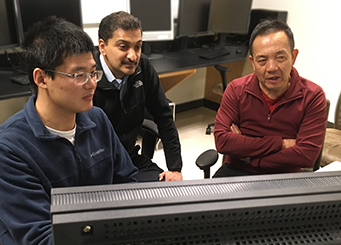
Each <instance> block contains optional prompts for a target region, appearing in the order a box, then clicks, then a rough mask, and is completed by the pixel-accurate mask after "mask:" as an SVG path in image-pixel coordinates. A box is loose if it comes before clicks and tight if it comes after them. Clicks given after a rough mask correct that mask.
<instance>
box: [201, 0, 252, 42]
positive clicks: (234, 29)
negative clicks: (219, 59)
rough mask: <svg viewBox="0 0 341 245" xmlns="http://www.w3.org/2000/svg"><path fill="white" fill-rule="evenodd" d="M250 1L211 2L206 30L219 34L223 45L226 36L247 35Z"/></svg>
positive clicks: (223, 0) (214, 0)
mask: <svg viewBox="0 0 341 245" xmlns="http://www.w3.org/2000/svg"><path fill="white" fill-rule="evenodd" d="M251 6H252V0H242V1H241V0H211V6H210V13H209V20H208V30H209V31H210V32H213V33H219V34H221V40H220V44H221V45H222V44H224V43H225V40H224V39H226V36H227V35H228V34H247V33H248V31H249V23H250V14H251Z"/></svg>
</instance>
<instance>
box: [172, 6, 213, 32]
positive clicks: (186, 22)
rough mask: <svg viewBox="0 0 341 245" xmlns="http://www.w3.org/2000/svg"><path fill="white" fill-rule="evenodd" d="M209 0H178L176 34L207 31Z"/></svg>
mask: <svg viewBox="0 0 341 245" xmlns="http://www.w3.org/2000/svg"><path fill="white" fill-rule="evenodd" d="M210 4H211V0H180V1H179V9H178V20H177V36H179V37H182V36H193V35H197V34H202V33H207V32H208V29H207V27H208V14H209V10H210Z"/></svg>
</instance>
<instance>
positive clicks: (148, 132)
mask: <svg viewBox="0 0 341 245" xmlns="http://www.w3.org/2000/svg"><path fill="white" fill-rule="evenodd" d="M140 135H141V137H142V143H141V153H142V154H143V155H145V156H147V157H148V158H150V159H153V156H154V151H155V146H156V143H157V141H158V140H159V139H160V135H159V130H158V129H157V125H156V123H155V122H154V121H153V120H151V119H147V118H146V119H144V120H143V123H142V126H141V130H140Z"/></svg>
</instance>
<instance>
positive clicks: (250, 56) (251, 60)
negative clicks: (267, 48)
mask: <svg viewBox="0 0 341 245" xmlns="http://www.w3.org/2000/svg"><path fill="white" fill-rule="evenodd" d="M249 60H250V62H251V64H252V68H253V70H254V71H255V70H256V69H255V63H254V62H253V58H252V55H249Z"/></svg>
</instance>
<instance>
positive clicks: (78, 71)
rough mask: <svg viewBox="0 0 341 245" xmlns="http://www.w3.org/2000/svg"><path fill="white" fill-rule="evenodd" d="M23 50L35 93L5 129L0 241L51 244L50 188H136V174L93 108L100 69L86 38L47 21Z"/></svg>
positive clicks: (1, 132) (0, 136) (0, 150)
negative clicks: (129, 185) (130, 185)
mask: <svg viewBox="0 0 341 245" xmlns="http://www.w3.org/2000/svg"><path fill="white" fill-rule="evenodd" d="M24 48H25V49H26V53H25V56H26V61H27V65H28V70H29V76H30V82H31V86H32V90H33V91H34V95H33V96H32V97H31V98H30V99H29V101H28V102H27V104H26V105H25V108H24V109H23V110H22V111H20V112H18V113H17V114H15V115H13V116H12V117H11V118H9V119H8V120H7V121H6V122H5V123H3V124H2V125H1V126H0V159H1V160H0V196H1V200H0V243H1V244H52V233H51V222H50V202H51V199H50V192H51V189H52V188H55V187H69V186H84V185H101V184H115V183H127V182H136V180H135V178H134V176H135V175H136V173H137V169H136V168H135V167H134V165H133V164H132V162H131V160H130V157H129V155H128V154H127V152H126V151H125V149H124V147H123V146H122V145H121V143H120V141H119V139H118V137H117V136H116V134H115V132H114V130H113V127H112V125H111V123H110V121H109V120H108V118H107V116H106V115H105V114H104V112H103V111H102V110H101V109H99V108H96V107H93V104H92V98H93V96H94V92H95V89H96V86H97V82H98V81H99V80H100V79H101V77H102V71H98V70H96V63H95V61H94V59H93V51H94V46H93V43H92V41H91V39H90V38H89V36H88V35H87V34H86V33H84V32H83V31H82V30H81V28H79V27H77V26H75V25H74V24H71V23H70V22H67V21H65V20H63V19H59V18H57V17H49V18H46V19H45V20H43V21H41V22H38V23H36V24H35V25H34V26H33V27H32V28H31V29H30V30H29V31H28V32H27V34H26V36H25V41H24Z"/></svg>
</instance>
